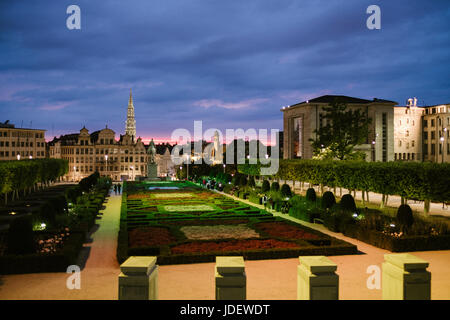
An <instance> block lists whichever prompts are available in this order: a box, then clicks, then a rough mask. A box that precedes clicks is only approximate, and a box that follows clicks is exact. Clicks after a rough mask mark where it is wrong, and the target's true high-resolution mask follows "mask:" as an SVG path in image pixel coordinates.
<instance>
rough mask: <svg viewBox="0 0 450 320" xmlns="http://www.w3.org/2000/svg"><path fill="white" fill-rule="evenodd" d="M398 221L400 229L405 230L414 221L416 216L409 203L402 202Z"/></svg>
mask: <svg viewBox="0 0 450 320" xmlns="http://www.w3.org/2000/svg"><path fill="white" fill-rule="evenodd" d="M397 223H398V225H399V227H400V229H401V230H402V231H403V232H405V231H407V230H408V229H409V228H410V227H411V226H412V224H413V223H414V217H413V213H412V210H411V207H410V206H408V205H407V204H402V205H401V206H400V207H399V208H398V210H397Z"/></svg>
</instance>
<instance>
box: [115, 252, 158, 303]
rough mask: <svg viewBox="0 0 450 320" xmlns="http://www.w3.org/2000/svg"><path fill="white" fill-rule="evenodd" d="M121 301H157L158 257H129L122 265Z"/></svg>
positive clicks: (120, 279)
mask: <svg viewBox="0 0 450 320" xmlns="http://www.w3.org/2000/svg"><path fill="white" fill-rule="evenodd" d="M120 271H121V273H120V275H119V300H157V299H158V266H157V265H156V257H140V256H138V257H135V256H132V257H129V258H128V259H127V260H126V261H125V262H124V263H122V264H121V265H120Z"/></svg>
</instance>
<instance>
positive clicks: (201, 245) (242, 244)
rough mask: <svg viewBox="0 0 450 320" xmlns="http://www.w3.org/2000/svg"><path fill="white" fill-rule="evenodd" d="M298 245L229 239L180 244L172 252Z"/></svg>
mask: <svg viewBox="0 0 450 320" xmlns="http://www.w3.org/2000/svg"><path fill="white" fill-rule="evenodd" d="M299 247H300V245H299V244H297V243H292V242H285V241H278V240H273V239H268V240H231V241H222V242H214V241H210V242H209V241H208V242H189V243H184V244H180V245H178V246H175V247H173V248H172V250H171V252H172V253H174V254H183V253H205V252H213V251H235V250H256V249H280V248H299Z"/></svg>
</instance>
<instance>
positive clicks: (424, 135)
mask: <svg viewBox="0 0 450 320" xmlns="http://www.w3.org/2000/svg"><path fill="white" fill-rule="evenodd" d="M423 140H428V132H427V131H425V132H424V133H423Z"/></svg>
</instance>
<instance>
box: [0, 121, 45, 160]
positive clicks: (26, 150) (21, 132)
mask: <svg viewBox="0 0 450 320" xmlns="http://www.w3.org/2000/svg"><path fill="white" fill-rule="evenodd" d="M45 131H46V130H39V129H27V128H16V127H15V125H13V124H11V123H9V121H8V120H7V121H5V122H4V123H2V122H0V161H2V160H20V159H41V158H45V156H46V154H45Z"/></svg>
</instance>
